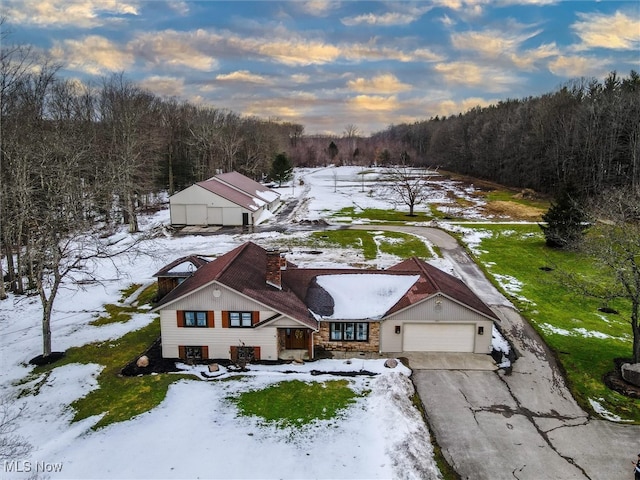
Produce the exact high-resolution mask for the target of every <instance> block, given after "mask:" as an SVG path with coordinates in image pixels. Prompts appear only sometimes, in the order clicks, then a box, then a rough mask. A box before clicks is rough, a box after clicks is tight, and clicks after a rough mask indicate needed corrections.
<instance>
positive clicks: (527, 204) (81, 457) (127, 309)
mask: <svg viewBox="0 0 640 480" xmlns="http://www.w3.org/2000/svg"><path fill="white" fill-rule="evenodd" d="M364 175H365V177H364V180H365V181H364V183H363V181H362V178H363V177H362V172H361V170H360V169H358V168H355V167H341V168H339V169H332V168H328V169H317V170H300V171H297V172H296V178H297V179H304V185H303V186H301V185H299V184H294V185H289V186H287V187H286V188H285V187H283V188H282V189H281V192H282V194H283V197H284V198H285V200H287V201H295V202H297V205H296V208H294V210H293V211H292V212H291V214H290V215H289V216H287V217H286V218H276V219H273V220H272V222H277V224H276V223H274V224H271V225H270V224H269V222H267V223H266V224H264V225H262V226H261V227H260V228H259V229H256V232H254V233H247V234H239V233H228V234H227V233H224V232H222V233H220V234H217V235H213V236H188V235H187V236H175V235H173V234H171V233H169V231H168V230H166V229H164V228H163V226H164V225H166V224H167V222H168V211H167V210H166V208H164V209H161V210H160V211H159V212H157V213H156V214H154V215H152V216H148V217H145V218H144V219H143V221H142V228H143V229H144V230H147V231H151V230H153V231H155V232H157V234H156V237H155V239H153V240H152V241H149V242H147V243H146V244H145V245H144V248H143V249H142V250H140V251H139V252H137V253H136V255H135V256H127V257H122V258H118V259H116V261H115V262H113V263H109V264H107V263H104V264H96V265H93V266H92V267H93V268H92V271H93V272H99V282H89V281H88V278H84V277H82V276H76V277H74V278H69V279H68V280H67V282H66V283H65V285H64V287H65V288H64V289H63V290H62V291H61V293H60V297H59V299H58V300H57V303H56V305H55V308H54V314H53V325H52V329H53V342H54V350H58V351H66V352H67V356H66V357H65V359H63V360H62V361H61V362H59V363H58V364H56V365H53V366H50V367H44V368H38V369H34V368H33V367H32V366H30V365H28V361H29V359H30V358H32V357H34V356H36V355H37V354H38V353H40V348H41V345H40V344H41V340H40V327H39V322H40V306H39V301H38V299H37V298H35V297H15V296H11V297H10V298H9V299H8V300H7V301H4V302H1V303H0V341H1V345H0V346H1V348H2V361H3V367H4V368H3V369H2V371H1V372H0V385H2V388H3V389H4V391H6V392H9V393H10V394H12V395H14V397H16V396H19V399H18V400H17V401H16V403H15V405H24V406H25V407H26V410H25V412H24V414H23V416H22V417H21V418H20V421H19V424H18V425H17V429H16V432H15V433H16V434H17V435H20V436H21V437H23V438H25V439H27V440H28V441H29V442H30V443H31V444H32V445H33V447H34V448H33V450H32V453H31V455H30V456H29V457H28V458H26V459H24V460H28V461H33V462H34V464H35V462H36V461H38V460H40V461H46V462H61V463H62V464H63V466H64V467H63V472H62V473H63V475H64V476H63V477H61V478H187V477H188V478H195V477H197V476H201V477H203V476H204V477H209V478H212V477H213V478H215V477H216V476H217V477H218V478H228V477H236V478H238V477H241V478H264V477H265V476H266V477H268V478H273V477H280V478H345V477H360V478H361V477H362V476H366V477H368V478H387V477H390V476H393V477H396V478H439V473H438V471H437V467H436V456H435V455H434V453H433V451H434V450H433V447H432V445H431V444H430V435H429V432H428V430H427V429H426V426H425V424H424V422H423V421H422V417H421V414H420V412H419V411H418V410H417V409H416V408H415V407H414V406H413V403H412V399H413V395H414V392H413V387H412V386H411V383H410V382H409V380H408V378H407V376H408V374H409V373H410V372H409V371H408V370H407V369H406V368H404V367H398V369H397V370H389V369H386V368H384V367H383V366H382V363H383V361H384V360H383V359H381V360H366V361H365V360H361V359H355V360H354V361H351V362H349V363H345V362H344V361H337V360H329V361H326V362H329V363H327V364H324V365H323V369H324V370H326V371H332V370H334V371H335V370H341V371H344V370H349V371H354V370H355V371H359V370H368V371H372V372H375V373H378V375H376V376H373V377H368V376H356V377H353V378H349V380H347V381H346V383H345V382H344V381H343V382H340V383H334V381H335V377H332V376H331V375H326V376H321V377H320V378H319V377H314V376H312V375H310V373H309V370H310V367H309V366H308V365H302V366H295V367H292V366H290V365H287V366H286V370H291V369H294V368H295V369H297V370H298V371H297V372H296V373H295V374H293V376H292V374H291V373H284V371H282V370H278V369H274V368H268V367H260V368H252V369H251V371H250V373H248V374H243V375H239V374H238V373H237V372H233V371H232V370H227V369H225V368H223V369H222V372H221V376H220V377H217V378H216V379H210V380H208V381H205V380H204V379H203V376H202V370H199V369H198V368H195V367H188V366H186V365H182V366H181V369H182V371H181V372H179V373H168V374H160V375H154V376H147V377H140V378H138V377H130V378H126V379H125V378H122V377H120V376H119V375H118V372H119V370H120V369H121V368H122V367H123V366H124V365H126V363H128V362H129V361H131V360H133V359H135V358H136V357H137V355H139V354H140V353H141V352H142V351H143V350H144V349H145V348H146V346H148V345H150V344H151V343H152V342H153V340H154V339H155V338H156V337H157V334H158V327H157V321H156V320H155V315H152V314H149V313H148V309H149V305H148V303H147V301H148V298H150V297H151V296H152V294H151V293H150V290H149V289H145V288H144V287H147V286H150V285H152V284H153V282H154V278H153V273H154V272H155V271H157V270H159V269H160V268H161V267H162V266H163V265H165V264H167V263H169V262H170V261H172V260H174V259H175V258H177V257H179V256H182V255H186V254H192V253H195V254H199V255H208V256H217V255H220V254H222V253H224V252H226V251H228V250H230V249H231V248H234V247H235V246H237V245H239V244H241V243H242V242H244V241H246V240H251V241H254V242H256V243H259V244H260V245H263V246H265V247H276V246H277V247H283V246H284V247H287V248H289V250H290V251H289V253H288V257H287V258H288V259H289V260H290V261H292V262H293V263H296V264H298V265H301V266H309V265H315V266H321V267H332V266H336V267H339V266H344V265H350V266H358V267H376V268H385V267H388V266H390V265H392V264H394V263H397V262H398V261H399V260H400V259H402V258H406V257H407V256H411V255H417V256H420V257H422V258H425V259H427V260H428V261H429V262H431V263H433V264H434V265H436V266H438V267H439V268H442V269H444V270H446V271H450V270H451V269H450V268H448V266H447V264H446V261H445V260H444V259H442V258H440V256H439V252H438V250H437V249H436V248H434V247H433V245H431V244H429V243H428V242H427V241H425V240H424V239H422V238H420V237H416V236H412V235H406V234H394V233H390V232H381V231H377V230H376V224H379V223H380V222H392V223H403V224H406V223H411V224H417V225H420V224H428V223H430V222H431V221H432V220H436V221H437V222H438V224H439V225H442V226H444V227H445V228H447V229H449V230H451V231H452V232H454V233H455V234H457V235H460V237H461V238H462V239H463V241H464V242H465V243H467V244H468V246H469V248H470V249H471V251H472V253H473V254H474V255H475V256H476V258H478V259H479V261H480V263H481V264H482V265H484V267H485V268H486V270H487V271H488V272H489V274H490V275H491V276H492V277H493V278H494V280H495V282H496V283H497V284H498V285H499V286H500V287H501V288H502V289H503V290H504V291H505V292H507V294H509V296H510V298H511V299H512V301H513V302H514V304H515V305H517V306H518V308H520V309H521V310H522V312H523V314H524V315H525V316H526V317H527V318H529V319H530V320H531V322H532V323H533V325H534V326H535V327H536V328H537V329H538V331H540V333H541V334H542V335H543V336H544V338H545V339H546V341H547V342H548V343H549V345H550V346H551V347H552V348H554V350H555V351H556V352H557V354H558V356H559V358H560V360H561V362H562V364H563V366H564V368H565V370H566V372H567V376H568V378H569V380H570V383H571V386H572V388H573V391H574V394H575V395H576V397H577V399H578V401H579V402H580V403H581V404H582V405H583V407H584V408H585V409H588V410H590V411H592V412H593V413H594V414H595V415H601V416H603V417H604V418H609V419H617V420H619V421H629V420H631V421H635V422H638V421H640V406H639V402H637V401H630V400H629V399H627V398H625V397H621V396H620V395H617V394H615V393H613V392H611V391H609V390H608V389H606V387H604V386H603V383H602V379H601V376H602V374H603V373H606V371H607V370H608V369H611V368H612V367H613V363H612V362H613V358H615V357H620V356H625V355H628V353H629V350H630V342H631V340H630V328H629V326H628V324H626V323H625V320H624V318H625V313H626V311H627V310H626V308H627V307H626V306H625V305H624V304H621V305H614V306H615V307H616V309H617V310H619V312H620V313H619V315H613V314H604V313H602V312H598V310H597V308H598V307H599V306H600V305H597V304H594V303H593V302H591V303H589V302H588V301H586V300H583V299H578V298H576V297H574V296H572V295H571V294H570V293H569V292H567V291H565V290H563V287H562V286H561V285H559V284H558V283H557V282H554V280H553V271H549V270H542V269H540V267H545V266H546V267H550V266H553V268H554V269H558V268H561V267H562V268H569V269H576V268H579V269H583V270H584V271H585V272H587V273H591V274H597V273H598V272H593V271H591V269H590V267H589V264H588V262H586V261H585V260H584V259H580V258H578V257H572V256H567V255H566V254H555V256H554V255H552V254H551V253H550V252H548V251H547V250H546V249H545V248H544V246H543V242H542V239H541V235H540V232H539V229H538V227H537V225H536V224H535V223H533V224H531V223H521V218H522V217H523V216H528V217H529V218H532V219H535V218H536V215H537V214H539V212H541V211H543V209H542V206H543V205H544V204H543V203H542V204H541V203H540V200H538V199H536V200H527V199H525V198H521V197H522V196H520V195H518V193H517V192H509V191H502V192H501V191H498V190H496V189H495V186H492V187H491V188H487V187H486V186H483V188H476V187H475V186H474V185H473V184H472V183H470V182H469V181H468V179H464V180H456V179H450V178H447V177H441V178H438V179H432V180H431V182H433V195H432V196H431V197H430V200H429V201H428V202H425V203H424V204H422V205H420V206H419V207H418V208H417V213H418V215H419V216H418V217H409V218H407V217H406V215H405V213H406V212H405V207H404V206H402V205H400V204H394V203H393V202H391V201H390V199H389V197H388V196H385V195H383V194H382V193H381V191H380V190H379V188H380V187H379V183H380V182H378V179H379V178H381V177H379V176H377V175H376V173H375V172H367V173H365V174H364ZM496 203H498V206H501V208H500V209H499V210H500V214H499V215H497V214H495V210H496V209H495V208H494V207H495V205H496ZM492 206H493V207H492ZM492 208H493V211H494V214H491V215H488V214H487V212H488V211H490V210H491V209H492ZM522 208H524V210H522ZM524 212H527V213H526V215H525V213H524ZM536 212H537V213H536ZM319 219H325V220H327V221H329V223H331V224H332V225H333V226H331V227H329V228H328V229H320V228H316V229H315V230H316V231H314V229H312V228H309V227H306V225H308V224H310V223H311V224H313V222H314V221H317V220H319ZM487 221H489V222H491V224H487V223H486V222H487ZM473 222H476V223H473ZM479 222H482V223H479ZM513 222H516V223H513ZM350 223H360V224H371V230H368V231H357V232H356V231H348V230H342V229H340V227H342V226H344V225H347V224H350ZM283 225H286V226H288V228H287V229H285V231H284V233H283V232H282V228H281V227H282V226H283ZM271 226H273V227H276V226H277V227H279V228H277V229H276V228H270V227H271ZM258 230H259V231H258ZM276 230H277V231H276ZM318 230H321V231H318ZM118 235H119V239H120V240H121V241H128V240H127V238H128V237H127V235H126V234H124V233H120V234H118ZM138 287H142V288H140V289H138ZM136 292H138V293H141V292H142V296H141V297H138V298H139V300H138V302H137V303H136V302H135V301H134V302H127V300H131V298H132V297H131V295H133V296H134V297H135V296H136V295H137V294H136ZM323 362H324V361H323ZM312 368H318V367H317V365H314V366H313V367H312ZM292 380H295V382H292ZM283 382H284V383H283ZM297 382H300V383H297ZM303 384H304V385H303ZM318 388H320V389H330V390H331V391H332V395H331V396H330V397H328V399H327V402H328V403H327V404H326V405H322V404H319V405H314V408H315V407H319V408H318V410H317V411H319V412H320V414H313V415H311V416H310V417H309V418H305V417H304V416H303V415H300V414H296V415H294V416H292V417H290V418H289V417H287V416H286V415H285V414H278V415H277V416H276V418H271V417H269V415H267V414H265V413H264V407H263V406H261V405H260V402H259V401H258V402H256V401H255V396H254V398H252V397H251V392H256V391H264V392H266V393H269V395H273V397H272V398H274V400H273V402H275V403H279V404H285V405H286V403H287V401H289V400H288V399H289V398H291V395H292V392H295V394H294V396H296V398H299V397H304V398H307V399H314V398H315V399H317V398H318V395H317V394H315V393H314V392H316V391H317V389H318ZM245 394H246V395H245ZM258 397H259V398H261V397H262V396H261V395H258ZM307 401H308V402H311V401H312V400H307ZM285 410H286V409H285ZM302 410H304V407H303V408H302ZM271 413H273V412H271ZM325 413H326V416H323V415H325ZM399 445H402V448H398V446H399ZM248 450H250V451H252V452H253V453H252V458H251V462H247V460H246V455H245V452H246V451H248ZM416 452H420V454H419V455H414V453H416ZM371 458H376V459H379V461H378V462H371V461H370V459H371ZM307 460H309V461H307ZM214 465H215V468H213V467H212V466H214ZM214 470H215V472H214ZM212 472H214V473H212ZM14 474H15V475H14ZM28 476H29V472H24V473H22V474H18V472H15V471H14V472H12V476H11V478H26V477H28ZM52 478H55V477H52Z"/></svg>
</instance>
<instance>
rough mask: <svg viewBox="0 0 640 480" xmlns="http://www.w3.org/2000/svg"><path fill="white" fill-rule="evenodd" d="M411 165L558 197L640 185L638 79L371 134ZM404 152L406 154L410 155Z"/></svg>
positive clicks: (616, 79) (572, 88) (570, 88)
mask: <svg viewBox="0 0 640 480" xmlns="http://www.w3.org/2000/svg"><path fill="white" fill-rule="evenodd" d="M376 140H378V141H379V142H382V143H384V144H387V145H391V146H393V147H392V150H395V152H396V153H395V157H396V158H397V159H398V160H399V159H400V157H401V155H402V152H404V154H405V155H408V157H412V158H413V159H414V160H413V161H414V162H417V163H424V164H428V165H437V166H440V167H442V168H443V169H445V170H450V171H453V172H457V173H461V174H465V175H469V176H473V177H478V178H483V179H487V180H491V181H494V182H497V183H500V184H503V185H507V186H512V187H518V188H531V189H533V190H536V191H538V192H544V193H548V194H551V195H553V196H556V195H558V194H560V193H561V192H562V191H564V190H565V189H566V188H568V187H569V186H570V188H572V189H574V190H576V191H577V192H580V194H583V195H586V196H591V195H594V194H597V193H598V192H601V191H603V190H604V189H607V188H609V187H620V186H625V185H629V186H631V187H635V186H637V185H639V184H640V75H639V74H638V73H637V72H635V71H631V73H630V74H629V76H628V77H620V76H619V75H618V74H617V73H616V72H611V73H610V74H609V75H608V76H607V77H606V78H605V79H604V81H598V80H596V79H591V80H587V79H576V80H573V81H571V82H569V83H567V84H566V85H564V86H562V87H561V88H559V89H558V90H557V91H555V92H551V93H547V94H544V95H541V96H538V97H529V98H524V99H519V100H517V99H508V100H505V101H501V102H498V103H497V104H495V105H491V106H488V107H484V108H481V107H476V108H474V109H472V110H470V111H468V112H466V113H464V114H459V115H452V116H450V117H443V118H439V117H437V116H436V117H434V118H431V119H429V120H425V121H420V122H416V123H413V124H402V125H395V126H390V127H389V128H388V129H386V130H385V131H383V132H379V133H377V134H374V135H373V136H372V138H371V141H373V142H375V141H376ZM407 152H408V153H407Z"/></svg>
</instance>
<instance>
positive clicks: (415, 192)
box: [383, 167, 429, 217]
mask: <svg viewBox="0 0 640 480" xmlns="http://www.w3.org/2000/svg"><path fill="white" fill-rule="evenodd" d="M428 180H429V177H425V175H424V174H422V173H420V172H419V171H416V170H411V169H409V168H407V167H398V168H393V169H391V171H390V172H389V177H388V183H385V185H384V186H383V189H384V191H385V192H386V193H387V194H388V195H389V196H390V197H391V198H392V199H393V200H394V201H395V202H396V203H400V204H403V205H406V206H408V207H409V216H410V217H413V216H415V213H414V209H415V206H416V205H419V204H420V203H422V202H423V201H425V200H426V199H427V198H428V196H429V187H428V185H427V181H428Z"/></svg>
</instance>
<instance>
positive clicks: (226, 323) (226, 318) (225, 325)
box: [222, 310, 229, 328]
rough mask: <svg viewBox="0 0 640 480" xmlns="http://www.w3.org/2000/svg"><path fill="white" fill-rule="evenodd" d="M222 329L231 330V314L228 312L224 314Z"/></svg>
mask: <svg viewBox="0 0 640 480" xmlns="http://www.w3.org/2000/svg"><path fill="white" fill-rule="evenodd" d="M222 328H229V312H228V311H226V310H224V311H223V312H222Z"/></svg>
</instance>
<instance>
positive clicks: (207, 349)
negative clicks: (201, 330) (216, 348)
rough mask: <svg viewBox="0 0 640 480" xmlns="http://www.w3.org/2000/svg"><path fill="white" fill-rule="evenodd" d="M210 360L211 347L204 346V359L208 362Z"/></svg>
mask: <svg viewBox="0 0 640 480" xmlns="http://www.w3.org/2000/svg"><path fill="white" fill-rule="evenodd" d="M208 358H209V347H208V346H207V345H204V346H203V347H202V359H203V360H207V359H208Z"/></svg>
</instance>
